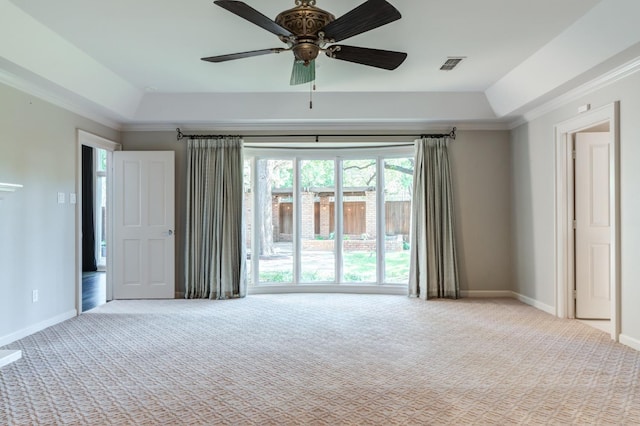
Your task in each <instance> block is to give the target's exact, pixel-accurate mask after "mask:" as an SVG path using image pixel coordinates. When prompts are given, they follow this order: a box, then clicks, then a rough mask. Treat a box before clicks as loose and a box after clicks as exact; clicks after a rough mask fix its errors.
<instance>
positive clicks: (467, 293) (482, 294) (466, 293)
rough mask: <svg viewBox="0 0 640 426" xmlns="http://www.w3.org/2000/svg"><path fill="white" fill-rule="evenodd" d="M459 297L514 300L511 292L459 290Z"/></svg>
mask: <svg viewBox="0 0 640 426" xmlns="http://www.w3.org/2000/svg"><path fill="white" fill-rule="evenodd" d="M460 296H461V297H473V298H478V299H481V298H482V299H484V298H504V297H508V298H510V299H513V298H514V294H513V292H512V291H511V290H460Z"/></svg>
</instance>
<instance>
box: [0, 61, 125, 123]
mask: <svg viewBox="0 0 640 426" xmlns="http://www.w3.org/2000/svg"><path fill="white" fill-rule="evenodd" d="M0 83H2V84H5V85H7V86H9V87H12V88H14V89H16V90H19V91H21V92H24V93H26V94H28V95H31V96H35V97H36V98H39V99H41V100H43V101H45V102H48V103H50V104H52V105H55V106H57V107H60V108H62V109H64V110H67V111H69V112H72V113H74V114H78V115H79V116H81V117H84V118H87V119H89V120H92V121H95V122H96V123H99V124H102V125H104V126H107V127H110V128H112V129H114V130H118V131H121V130H122V125H121V124H120V123H118V122H117V121H115V120H112V119H111V118H108V117H106V116H104V115H102V114H98V113H96V112H93V111H90V109H91V107H88V106H87V105H81V102H73V101H71V100H70V99H69V98H68V97H62V96H59V95H57V94H54V93H53V91H51V90H47V89H43V88H42V87H39V86H38V85H37V84H35V83H33V82H30V81H27V80H26V79H24V78H21V77H18V76H16V75H14V74H11V73H9V72H7V71H6V70H2V69H0Z"/></svg>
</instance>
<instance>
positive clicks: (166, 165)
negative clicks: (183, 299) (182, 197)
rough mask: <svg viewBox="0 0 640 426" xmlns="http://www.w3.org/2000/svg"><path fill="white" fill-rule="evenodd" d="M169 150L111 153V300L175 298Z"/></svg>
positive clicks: (171, 179)
mask: <svg viewBox="0 0 640 426" xmlns="http://www.w3.org/2000/svg"><path fill="white" fill-rule="evenodd" d="M174 229H175V228H174V152H173V151H119V152H115V153H114V230H113V231H114V240H115V241H114V250H113V256H114V259H113V271H114V273H113V275H114V281H113V287H114V288H113V291H114V299H172V298H174V297H175V273H174V271H175V240H174V236H173V233H174Z"/></svg>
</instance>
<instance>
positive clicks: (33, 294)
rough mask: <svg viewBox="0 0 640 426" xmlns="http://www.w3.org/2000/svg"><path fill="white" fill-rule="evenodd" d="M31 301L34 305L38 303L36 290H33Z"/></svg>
mask: <svg viewBox="0 0 640 426" xmlns="http://www.w3.org/2000/svg"><path fill="white" fill-rule="evenodd" d="M31 300H32V301H33V303H36V302H37V301H38V290H33V293H32V295H31Z"/></svg>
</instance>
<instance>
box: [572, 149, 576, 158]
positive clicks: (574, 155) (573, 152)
mask: <svg viewBox="0 0 640 426" xmlns="http://www.w3.org/2000/svg"><path fill="white" fill-rule="evenodd" d="M571 158H573V159H574V160H575V159H576V151H575V150H573V151H571Z"/></svg>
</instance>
